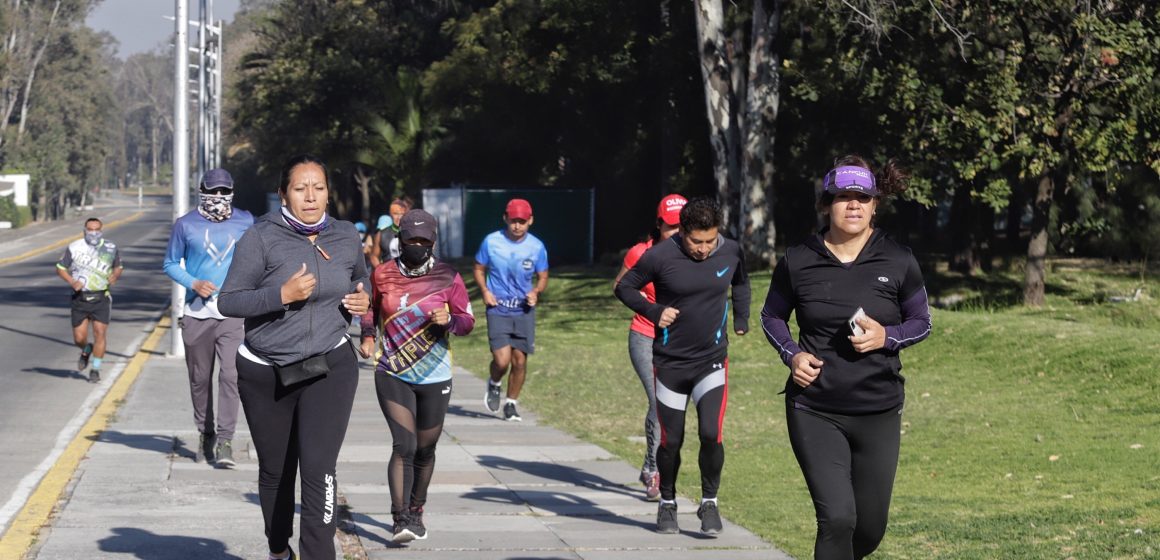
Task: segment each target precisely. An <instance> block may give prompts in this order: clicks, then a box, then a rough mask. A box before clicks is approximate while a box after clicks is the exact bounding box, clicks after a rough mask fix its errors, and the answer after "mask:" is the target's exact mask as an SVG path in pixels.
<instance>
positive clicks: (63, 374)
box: [24, 367, 89, 382]
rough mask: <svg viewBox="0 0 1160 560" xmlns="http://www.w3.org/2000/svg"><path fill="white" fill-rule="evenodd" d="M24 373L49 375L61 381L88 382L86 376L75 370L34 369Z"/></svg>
mask: <svg viewBox="0 0 1160 560" xmlns="http://www.w3.org/2000/svg"><path fill="white" fill-rule="evenodd" d="M24 371H27V372H29V373H39V374H43V375H51V376H53V377H59V378H61V379H81V380H83V381H86V382H87V381H88V380H89V376H88V375H85V374H82V373H81V372H79V371H77V370H75V369H56V368H45V367H34V368H28V369H25V370H24Z"/></svg>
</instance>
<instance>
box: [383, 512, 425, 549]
mask: <svg viewBox="0 0 1160 560" xmlns="http://www.w3.org/2000/svg"><path fill="white" fill-rule="evenodd" d="M393 529H394V535H393V536H392V537H391V542H393V543H398V544H403V543H409V542H411V541H413V540H415V539H416V538H417V537H416V535H415V532H414V531H412V530H411V519H410V517H409V516H407V515H405V514H400V515H395V516H394V528H393ZM424 537H426V535H424Z"/></svg>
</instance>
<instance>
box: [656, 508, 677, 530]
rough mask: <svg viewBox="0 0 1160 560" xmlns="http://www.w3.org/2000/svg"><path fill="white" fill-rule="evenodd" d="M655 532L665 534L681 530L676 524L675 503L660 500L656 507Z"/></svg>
mask: <svg viewBox="0 0 1160 560" xmlns="http://www.w3.org/2000/svg"><path fill="white" fill-rule="evenodd" d="M657 532H658V533H661V534H665V535H675V534H677V533H680V532H681V526H680V525H678V524H677V504H666V503H664V502H661V505H660V507H658V508H657Z"/></svg>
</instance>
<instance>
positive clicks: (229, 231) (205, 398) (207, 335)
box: [163, 169, 254, 468]
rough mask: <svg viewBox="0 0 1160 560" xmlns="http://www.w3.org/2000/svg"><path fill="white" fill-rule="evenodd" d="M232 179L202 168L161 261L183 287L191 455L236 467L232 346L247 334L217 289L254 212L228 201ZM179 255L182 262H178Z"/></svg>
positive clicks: (236, 401) (235, 351) (235, 377)
mask: <svg viewBox="0 0 1160 560" xmlns="http://www.w3.org/2000/svg"><path fill="white" fill-rule="evenodd" d="M233 200H234V179H233V177H231V176H230V174H229V172H228V171H226V170H225V169H211V170H209V171H206V172H205V175H204V176H202V178H201V183H200V184H199V185H198V205H197V208H196V209H194V210H191V211H190V212H189V213H187V214H185V215H184V216H182V217H180V218H178V219H177V221H176V222H174V224H173V231H172V232H171V233H170V234H169V247H168V249H167V251H166V253H165V263H164V265H163V268H164V269H165V274H168V275H169V277H170V278H172V279H173V281H174V282H177V283H178V284H181V285H182V286H185V290H186V291H185V309H184V313H183V316H182V318H181V338H182V341H183V342H184V343H185V365H186V368H187V369H188V370H189V394H190V397H191V398H192V399H193V422H194V425H195V426H196V427H197V431H198V432H201V441H199V442H198V446H197V451H196V458H195V460H196V461H197V462H199V463H200V462H203V461H215V462H216V463H217V466H219V467H222V468H232V467H233V466H234V454H233V438H234V429H235V427H236V426H237V423H238V405H239V402H240V399H239V397H238V369H237V366H236V365H235V363H236V360H237V356H238V346H240V345H241V343H242V339H243V338H244V337H245V324H244V321H243V320H242V319H239V318H236V317H226V316H224V315H222V314H221V313H219V312H218V308H217V296H218V292H219V291H220V290H221V286H222V284H224V283H225V281H226V273H227V272H228V271H229V270H230V263H231V262H233V260H234V247H235V246H236V245H237V243H238V241H239V240H240V239H241V238H242V234H243V233H245V231H246V230H247V229H249V227H250V226H251V225H253V224H254V216H253V215H251V214H250V213H249V212H246V211H245V210H242V209H240V208H234V207H233ZM183 260H184V263H185V264H184V266H182V261H183ZM215 358H216V362H217V364H218V365H219V367H220V373H219V374H218V410H217V419H216V420H217V424H216V427H215V424H214V420H215V419H214V407H213V405H214V403H213V370H214V362H215Z"/></svg>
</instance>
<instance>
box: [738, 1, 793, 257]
mask: <svg viewBox="0 0 1160 560" xmlns="http://www.w3.org/2000/svg"><path fill="white" fill-rule="evenodd" d="M784 4H785V2H784V1H783V0H755V1H754V3H753V43H752V46H751V47H750V50H749V79H748V88H747V91H746V103H745V119H744V123H745V128H744V131H745V151H744V153H743V154H742V159H741V169H742V172H741V236H740V240H741V247H742V249H743V250H744V251H745V255H746V258H748V259H750V262H761V263H764V264H767V265H768V266H769V267H770V268H773V266H774V264H776V262H777V256H776V254H775V253H774V245H775V243H776V241H777V235H776V234H777V230H776V227H775V225H774V221H773V204H774V195H773V193H774V190H773V169H774V166H773V142H774V138H775V135H776V132H777V113H778V108H779V105H780V101H781V97H780V89H781V88H780V83H781V74H780V73H779V71H778V67H779V66H780V64H781V58H780V56H779V55H778V52H777V48H776V45H777V38H778V30H779V28H780V27H781V14H782V9H783V7H784Z"/></svg>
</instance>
